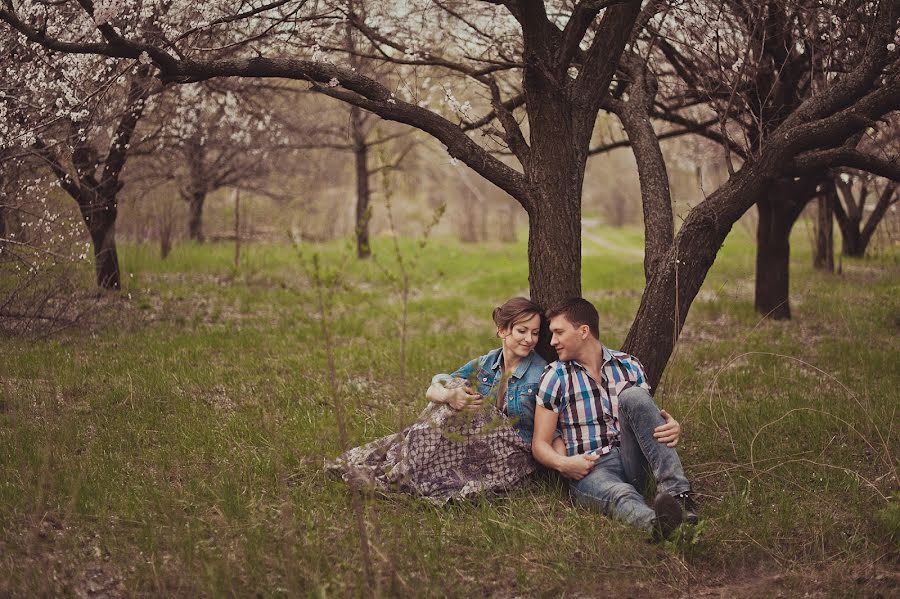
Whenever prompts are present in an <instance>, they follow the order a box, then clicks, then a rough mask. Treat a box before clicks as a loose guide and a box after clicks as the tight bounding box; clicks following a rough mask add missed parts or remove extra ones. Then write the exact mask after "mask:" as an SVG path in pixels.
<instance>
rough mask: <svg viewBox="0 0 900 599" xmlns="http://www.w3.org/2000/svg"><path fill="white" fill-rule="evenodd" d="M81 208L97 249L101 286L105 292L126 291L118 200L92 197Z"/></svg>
mask: <svg viewBox="0 0 900 599" xmlns="http://www.w3.org/2000/svg"><path fill="white" fill-rule="evenodd" d="M79 207H80V209H81V217H82V219H84V224H85V225H86V226H87V229H88V232H89V233H90V235H91V242H92V245H93V248H94V270H95V273H96V277H97V286H98V287H100V288H101V289H114V290H119V289H121V288H122V281H121V277H120V273H119V255H118V252H117V251H116V216H117V215H118V208H117V205H116V198H115V196H112V197H102V196H99V195H92V197H90V200H89V201H87V202H84V201H82V202H80V203H79Z"/></svg>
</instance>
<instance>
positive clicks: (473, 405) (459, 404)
mask: <svg viewBox="0 0 900 599" xmlns="http://www.w3.org/2000/svg"><path fill="white" fill-rule="evenodd" d="M457 380H458V379H457ZM425 399H427V400H428V401H432V402H434V403H445V404H448V405H449V406H450V407H451V408H453V409H454V410H462V409H463V408H465V409H467V410H478V409H480V408H481V406H482V405H483V403H484V401H483V399H482V397H481V395H479V394H478V393H476V392H475V391H473V390H472V388H471V387H469V386H468V385H460V386H454V387H448V386H447V385H446V384H445V383H444V382H443V381H439V382H437V383H433V384H432V385H431V386H430V387H428V390H427V391H425Z"/></svg>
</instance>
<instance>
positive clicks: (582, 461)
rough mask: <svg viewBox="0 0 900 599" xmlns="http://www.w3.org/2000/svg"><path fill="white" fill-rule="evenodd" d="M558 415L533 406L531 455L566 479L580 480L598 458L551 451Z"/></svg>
mask: <svg viewBox="0 0 900 599" xmlns="http://www.w3.org/2000/svg"><path fill="white" fill-rule="evenodd" d="M558 420H559V414H557V413H556V412H554V411H553V410H548V409H547V408H545V407H544V406H542V405H541V404H537V406H535V411H534V438H533V439H532V441H531V453H532V454H533V455H534V459H536V460H537V461H538V462H540V463H541V464H543V465H544V466H547V467H548V468H553V469H554V470H558V471H559V472H560V474H562V475H563V476H565V477H566V478H571V479H574V480H581V479H582V478H584V477H585V476H587V474H588V472H590V471H591V470H592V469H593V468H594V463H595V462H596V461H597V460H598V459H599V458H600V456H597V455H585V454H579V455H574V456H565V455H560V454H558V453H557V452H556V451H555V450H554V449H553V445H552V443H553V431H555V430H556V423H557V421H558Z"/></svg>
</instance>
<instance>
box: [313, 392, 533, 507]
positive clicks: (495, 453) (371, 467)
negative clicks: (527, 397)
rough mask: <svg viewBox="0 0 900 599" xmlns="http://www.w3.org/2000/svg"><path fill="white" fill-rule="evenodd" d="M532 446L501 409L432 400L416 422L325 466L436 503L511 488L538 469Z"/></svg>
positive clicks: (336, 473)
mask: <svg viewBox="0 0 900 599" xmlns="http://www.w3.org/2000/svg"><path fill="white" fill-rule="evenodd" d="M534 469H535V463H534V460H533V459H532V457H531V449H530V447H529V446H528V445H527V444H526V443H525V442H524V441H523V440H522V438H521V437H520V436H519V434H518V433H517V432H516V430H515V428H513V426H512V422H511V421H510V419H509V418H507V417H506V416H505V415H504V414H503V413H501V412H500V411H499V410H497V409H496V408H492V407H488V408H485V409H483V410H478V411H466V410H463V411H456V410H454V409H453V408H451V407H449V406H447V405H445V404H435V403H429V405H428V406H427V407H426V408H425V410H423V411H422V413H421V414H420V415H419V417H418V418H417V419H416V422H415V424H413V425H412V426H410V427H408V428H406V429H404V430H403V431H401V432H399V433H395V434H393V435H388V436H387V437H382V438H381V439H376V440H375V441H372V442H371V443H367V444H366V445H363V446H361V447H354V448H353V449H351V450H349V451H347V452H346V453H344V454H343V455H341V456H339V457H338V458H336V459H334V460H329V461H326V463H325V470H326V471H327V472H328V473H329V474H330V475H332V476H335V477H337V478H341V479H343V480H344V481H346V482H348V483H353V484H360V485H362V486H363V487H367V488H374V489H377V490H380V491H400V492H404V493H412V494H416V495H421V496H422V497H423V498H425V499H428V500H430V501H433V502H435V503H439V504H442V503H446V502H447V501H449V500H451V499H467V498H471V497H473V496H475V495H479V494H483V493H489V492H500V491H506V490H508V489H510V488H512V487H513V486H515V485H516V483H518V482H519V481H521V480H522V479H523V478H524V477H525V476H527V475H529V474H531V473H532V472H534Z"/></svg>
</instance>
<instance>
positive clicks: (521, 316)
mask: <svg viewBox="0 0 900 599" xmlns="http://www.w3.org/2000/svg"><path fill="white" fill-rule="evenodd" d="M542 313H543V310H541V307H540V306H538V305H537V304H536V303H534V302H533V301H531V300H530V299H527V298H524V297H514V298H512V299H510V300H507V301H506V303H504V304H503V305H502V306H500V307H498V308H494V313H493V314H492V316H493V318H494V324H496V325H497V328H498V329H509V328H510V327H512V325H514V324H516V323H517V322H519V321H520V320H528V319H529V318H531V316H532V315H534V314H537V315H538V316H542Z"/></svg>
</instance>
